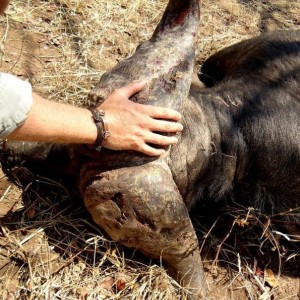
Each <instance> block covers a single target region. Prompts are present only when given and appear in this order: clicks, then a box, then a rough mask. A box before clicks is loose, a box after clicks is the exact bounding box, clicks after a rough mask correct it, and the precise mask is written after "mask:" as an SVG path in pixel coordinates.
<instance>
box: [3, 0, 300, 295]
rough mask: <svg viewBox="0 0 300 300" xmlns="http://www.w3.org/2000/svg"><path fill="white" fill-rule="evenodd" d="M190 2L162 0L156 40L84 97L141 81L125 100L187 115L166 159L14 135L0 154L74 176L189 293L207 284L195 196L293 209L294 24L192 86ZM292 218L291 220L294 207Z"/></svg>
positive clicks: (102, 217) (119, 230)
mask: <svg viewBox="0 0 300 300" xmlns="http://www.w3.org/2000/svg"><path fill="white" fill-rule="evenodd" d="M198 2H199V1H198V0H187V1H176V0H170V1H169V4H168V7H167V9H166V12H165V14H164V16H163V18H162V20H161V22H160V24H159V25H158V27H157V29H156V30H155V32H154V35H153V36H152V38H151V39H150V40H149V41H146V42H144V43H143V44H141V45H140V46H139V47H138V48H137V51H136V53H135V54H134V55H133V56H132V57H130V58H129V59H127V60H125V61H123V62H120V63H119V64H118V65H117V66H116V67H115V68H113V69H112V70H111V71H110V72H107V73H106V74H104V75H103V77H102V78H101V80H100V82H99V84H98V85H97V86H96V87H95V89H94V90H93V91H92V92H91V95H90V99H91V103H92V105H96V104H99V103H100V102H101V101H102V100H103V99H105V97H106V96H107V95H108V94H109V93H110V92H111V91H112V90H113V89H115V88H118V87H120V86H122V85H124V84H125V83H128V82H130V81H132V80H136V79H147V80H148V85H147V87H146V89H145V90H144V91H143V92H141V93H140V94H138V95H136V96H135V97H134V98H133V99H132V100H133V101H137V102H140V103H149V104H155V105H160V106H161V105H164V106H168V107H171V108H174V109H177V110H179V111H180V112H181V113H182V114H183V123H184V128H185V129H184V131H183V132H182V134H181V136H179V139H180V142H179V143H178V144H177V145H176V146H173V147H171V148H170V149H169V151H168V152H167V153H166V154H165V155H163V156H162V157H160V158H149V157H146V156H144V155H141V154H135V153H129V152H114V151H110V150H106V149H104V150H103V151H102V152H101V153H99V154H98V153H96V152H94V151H93V150H92V149H89V148H88V147H86V146H69V147H59V146H57V145H48V146H47V147H46V146H45V145H41V144H39V145H34V146H31V145H32V144H20V143H19V144H18V143H17V144H16V143H11V144H10V143H8V144H7V145H6V150H5V151H4V154H3V157H4V160H5V161H6V163H7V162H8V161H14V162H16V161H18V160H19V159H21V160H23V159H24V158H27V159H28V160H29V162H28V163H27V164H28V165H31V166H33V165H34V160H36V161H38V163H37V164H36V167H37V169H39V167H40V166H41V165H43V169H46V168H45V164H47V166H49V167H47V168H48V169H49V168H52V170H55V171H57V172H58V171H59V172H62V171H63V172H65V173H66V174H71V175H73V176H74V178H76V180H78V182H79V190H80V193H81V195H82V198H83V199H84V202H85V204H86V207H87V209H88V211H89V212H90V213H91V215H92V217H93V219H94V221H95V222H96V223H97V224H98V225H100V226H101V227H102V228H104V229H105V230H106V231H107V233H108V234H109V235H110V236H111V237H112V238H113V239H114V240H117V241H119V242H120V243H122V244H124V245H125V246H128V247H134V248H136V249H139V250H140V251H142V252H143V253H144V254H146V255H149V256H151V257H156V258H162V260H163V261H164V262H165V264H166V266H167V267H168V269H169V272H170V274H172V276H173V277H174V278H176V279H177V280H178V281H179V282H181V283H182V284H183V285H184V286H186V287H188V288H189V289H190V291H191V293H192V294H193V296H191V297H194V298H195V299H198V298H200V297H201V295H203V293H204V290H205V283H204V281H205V280H204V277H203V270H202V263H201V259H200V253H199V249H198V242H197V237H196V234H195V231H194V228H193V225H192V223H191V221H190V218H189V213H188V212H189V210H191V208H192V207H193V206H194V205H195V204H196V203H203V204H206V205H207V204H208V203H211V202H219V203H226V204H227V205H228V204H232V205H233V204H234V203H237V204H242V205H247V206H253V207H255V208H256V209H259V210H260V211H261V212H262V213H265V214H280V213H283V212H286V211H289V210H291V209H296V208H298V207H299V205H300V89H299V86H300V31H284V32H274V33H268V34H264V35H261V36H259V37H257V38H253V39H250V40H248V41H244V42H241V43H239V44H236V45H233V46H232V47H229V48H227V49H224V50H222V51H220V52H219V53H217V54H215V55H214V56H212V57H211V58H209V59H208V60H207V61H206V62H205V63H204V65H203V67H202V72H201V75H200V77H201V79H202V81H203V82H204V83H205V84H206V85H207V86H208V87H209V88H200V87H199V84H198V82H192V83H191V78H192V70H193V65H194V56H195V49H194V45H195V37H196V35H197V28H198V19H199V13H198V12H199V7H198V5H199V3H198ZM40 149H42V153H40ZM61 157H62V158H63V159H61V160H60V158H61ZM62 161H63V162H64V164H61V162H62ZM298 212H299V210H298ZM291 219H293V221H294V223H295V224H298V225H299V219H300V217H299V213H298V214H297V213H294V214H293V216H290V217H289V220H291Z"/></svg>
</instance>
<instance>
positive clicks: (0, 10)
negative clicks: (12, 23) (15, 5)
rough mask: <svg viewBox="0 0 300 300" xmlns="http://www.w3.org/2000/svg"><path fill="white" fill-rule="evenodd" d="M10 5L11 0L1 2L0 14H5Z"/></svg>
mask: <svg viewBox="0 0 300 300" xmlns="http://www.w3.org/2000/svg"><path fill="white" fill-rule="evenodd" d="M8 3H9V0H0V14H3V13H4V11H5V9H6V7H7V5H8Z"/></svg>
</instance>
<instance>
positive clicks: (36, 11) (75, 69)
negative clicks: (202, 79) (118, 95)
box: [0, 0, 300, 300]
mask: <svg viewBox="0 0 300 300" xmlns="http://www.w3.org/2000/svg"><path fill="white" fill-rule="evenodd" d="M166 2H167V1H166V0H164V1H157V0H149V1H142V0H137V1H128V0H111V1H103V0H95V1H83V0H60V1H59V0H58V1H50V0H43V1H37V0H31V1H27V0H26V1H25V0H12V1H11V4H10V7H9V10H8V11H7V14H6V15H5V16H2V17H1V19H0V24H1V29H0V30H1V33H0V38H1V43H0V46H1V49H0V50H1V71H4V72H10V73H13V74H15V75H18V76H20V77H23V78H25V79H28V80H30V82H31V83H32V84H33V87H34V89H35V91H37V92H39V93H41V94H42V95H44V96H45V97H48V98H49V99H52V100H55V101H62V102H69V103H72V104H76V105H83V104H84V103H85V102H86V96H87V93H88V92H89V91H90V89H91V87H92V86H93V84H95V83H96V82H97V81H98V80H99V77H100V76H101V74H102V73H103V72H104V71H105V70H107V69H109V68H111V67H112V66H113V65H114V64H115V63H116V62H118V61H119V60H122V59H124V58H126V57H128V56H130V55H131V54H132V53H133V52H134V51H135V48H136V46H137V45H138V44H139V42H140V41H143V40H145V39H147V38H149V37H150V36H151V34H152V32H153V30H154V28H155V26H156V24H157V22H158V20H159V18H160V16H161V14H162V12H163V9H164V7H165V5H166ZM299 15H300V4H299V3H298V1H297V0H291V1H284V0H274V1H258V0H249V1H244V0H224V1H223V0H220V1H208V0H203V1H202V9H201V25H200V28H199V39H198V50H197V60H198V64H201V62H203V61H204V59H205V58H207V57H208V56H209V55H211V54H213V53H214V52H216V51H217V50H220V49H221V48H223V47H225V46H228V45H231V44H233V43H235V42H238V41H240V40H242V39H245V38H248V37H252V36H254V35H257V34H259V33H260V32H262V31H267V30H275V29H289V28H294V29H296V28H300V19H299ZM23 171H25V170H23ZM31 179H32V180H30V182H31V183H30V184H29V185H26V186H25V187H23V188H25V192H24V193H23V192H22V191H21V190H20V189H18V188H17V187H16V186H15V185H13V184H12V183H11V182H9V181H7V179H6V178H5V177H4V176H3V177H2V178H1V179H0V180H1V181H0V186H1V187H2V190H1V194H0V197H1V199H0V296H1V297H2V299H137V300H138V299H150V300H152V299H153V300H154V299H164V300H173V299H183V298H184V297H182V296H181V295H182V293H183V291H182V289H181V287H180V286H178V285H177V283H176V282H174V281H173V280H172V279H171V278H170V277H168V276H167V274H166V272H165V270H164V269H163V268H162V267H160V266H161V264H160V262H159V261H151V260H150V259H148V258H145V257H142V256H141V255H140V254H138V253H135V252H134V251H133V250H128V249H123V247H122V246H121V245H119V244H116V243H114V242H112V241H111V240H110V239H109V238H108V237H107V236H106V235H105V234H104V233H103V232H102V231H101V229H99V228H97V227H95V226H94V224H93V223H92V221H91V219H90V217H89V216H88V214H87V213H86V211H85V209H84V207H83V204H82V202H81V201H80V199H78V197H77V196H76V195H75V194H74V193H73V192H72V191H71V190H68V189H66V188H65V187H64V186H63V185H62V184H61V183H59V182H53V181H51V180H49V179H46V178H35V177H32V178H31ZM290 213H295V214H298V215H299V211H295V212H290ZM195 220H198V221H195V226H196V227H197V228H198V232H199V239H200V244H201V245H202V248H203V253H204V254H205V258H204V259H205V266H206V270H207V277H208V285H209V289H210V292H209V295H208V299H262V300H264V299H266V300H267V299H292V300H296V299H299V298H300V282H299V281H300V280H299V273H298V271H297V270H299V269H300V266H299V254H300V253H299V236H298V235H297V233H294V234H292V233H287V232H286V231H284V230H282V231H276V230H275V229H274V228H273V225H274V222H275V221H276V218H272V217H269V218H266V217H264V216H260V215H257V213H256V211H255V210H253V209H247V208H245V209H243V210H241V211H234V212H233V211H231V212H224V214H223V215H221V216H220V217H219V218H216V219H215V220H216V221H215V222H212V223H211V224H209V223H206V224H207V227H203V224H205V220H204V217H203V216H197V218H195ZM202 221H203V222H202ZM216 228H223V229H224V230H223V231H220V230H216ZM249 237H250V238H249ZM271 257H276V259H275V261H276V262H277V265H276V263H275V266H274V265H273V266H272V269H271V266H270V265H269V263H270V261H269V259H270V258H271ZM217 262H218V263H217ZM283 264H285V266H284V267H283ZM287 275H289V276H291V277H287Z"/></svg>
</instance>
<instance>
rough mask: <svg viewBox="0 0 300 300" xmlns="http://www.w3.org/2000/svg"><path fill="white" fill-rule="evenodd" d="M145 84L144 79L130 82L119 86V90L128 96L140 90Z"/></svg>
mask: <svg viewBox="0 0 300 300" xmlns="http://www.w3.org/2000/svg"><path fill="white" fill-rule="evenodd" d="M145 85H146V81H139V82H132V83H129V84H127V85H125V86H123V87H122V88H120V89H119V92H121V93H122V94H123V95H125V96H126V97H127V98H130V97H131V96H133V95H135V94H137V93H138V92H140V91H141V90H142V89H143V88H144V87H145Z"/></svg>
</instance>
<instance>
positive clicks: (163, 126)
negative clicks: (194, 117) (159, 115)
mask: <svg viewBox="0 0 300 300" xmlns="http://www.w3.org/2000/svg"><path fill="white" fill-rule="evenodd" d="M149 126H150V130H151V131H159V132H168V133H173V132H180V131H182V130H183V126H182V124H181V123H177V122H169V121H164V120H152V121H151V125H149Z"/></svg>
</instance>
